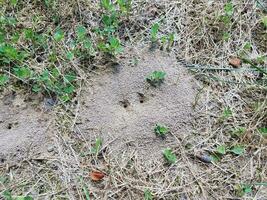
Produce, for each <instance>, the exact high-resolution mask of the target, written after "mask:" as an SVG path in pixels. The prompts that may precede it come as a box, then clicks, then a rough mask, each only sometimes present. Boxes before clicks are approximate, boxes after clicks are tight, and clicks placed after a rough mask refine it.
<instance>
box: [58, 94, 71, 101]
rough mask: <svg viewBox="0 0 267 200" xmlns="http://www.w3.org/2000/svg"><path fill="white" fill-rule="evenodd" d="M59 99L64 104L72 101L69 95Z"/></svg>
mask: <svg viewBox="0 0 267 200" xmlns="http://www.w3.org/2000/svg"><path fill="white" fill-rule="evenodd" d="M59 99H60V100H61V101H62V102H63V103H64V102H68V101H69V100H70V97H69V95H68V94H65V95H62V96H60V97H59Z"/></svg>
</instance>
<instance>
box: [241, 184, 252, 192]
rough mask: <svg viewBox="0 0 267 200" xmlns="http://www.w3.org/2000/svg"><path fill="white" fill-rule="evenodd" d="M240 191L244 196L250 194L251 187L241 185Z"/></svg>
mask: <svg viewBox="0 0 267 200" xmlns="http://www.w3.org/2000/svg"><path fill="white" fill-rule="evenodd" d="M242 190H243V192H244V193H245V194H249V193H251V192H252V185H248V184H242Z"/></svg>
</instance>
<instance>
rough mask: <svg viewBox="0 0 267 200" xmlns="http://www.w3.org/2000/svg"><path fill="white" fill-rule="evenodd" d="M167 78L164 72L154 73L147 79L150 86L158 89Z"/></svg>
mask: <svg viewBox="0 0 267 200" xmlns="http://www.w3.org/2000/svg"><path fill="white" fill-rule="evenodd" d="M165 76H166V72H164V71H154V72H152V73H151V74H150V75H149V76H147V77H146V81H147V82H148V83H149V84H150V85H152V86H154V87H157V86H160V85H161V84H162V83H163V81H164V79H165Z"/></svg>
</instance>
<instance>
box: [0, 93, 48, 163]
mask: <svg viewBox="0 0 267 200" xmlns="http://www.w3.org/2000/svg"><path fill="white" fill-rule="evenodd" d="M0 110H1V113H0V138H1V139H0V152H1V154H0V159H1V162H4V161H6V159H8V158H10V159H12V160H14V159H15V160H17V159H23V158H25V157H26V156H28V155H30V154H36V153H37V152H38V150H40V149H41V148H42V147H43V146H44V145H46V130H47V126H48V117H47V115H46V114H45V113H44V112H43V111H42V109H41V107H40V106H34V105H33V102H29V101H27V100H26V99H25V97H24V96H23V95H19V94H16V93H14V92H11V93H10V92H8V93H6V94H4V95H3V96H2V98H1V100H0Z"/></svg>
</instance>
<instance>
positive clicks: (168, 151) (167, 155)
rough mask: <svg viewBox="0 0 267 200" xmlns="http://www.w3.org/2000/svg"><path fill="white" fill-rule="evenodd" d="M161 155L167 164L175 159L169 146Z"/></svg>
mask: <svg viewBox="0 0 267 200" xmlns="http://www.w3.org/2000/svg"><path fill="white" fill-rule="evenodd" d="M163 156H164V158H165V159H166V161H167V162H168V163H169V164H174V163H175V162H176V160H177V159H176V156H175V154H174V153H173V152H172V150H171V149H169V148H167V149H165V150H164V151H163Z"/></svg>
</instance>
